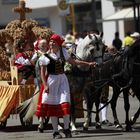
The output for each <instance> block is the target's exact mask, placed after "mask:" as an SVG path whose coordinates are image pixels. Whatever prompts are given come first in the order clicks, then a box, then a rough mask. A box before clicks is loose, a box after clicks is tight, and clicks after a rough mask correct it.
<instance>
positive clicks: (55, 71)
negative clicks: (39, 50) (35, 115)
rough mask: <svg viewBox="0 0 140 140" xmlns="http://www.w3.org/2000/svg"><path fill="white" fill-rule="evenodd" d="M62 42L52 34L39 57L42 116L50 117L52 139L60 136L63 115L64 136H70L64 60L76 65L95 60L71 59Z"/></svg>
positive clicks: (68, 91)
mask: <svg viewBox="0 0 140 140" xmlns="http://www.w3.org/2000/svg"><path fill="white" fill-rule="evenodd" d="M63 42H64V39H63V38H61V37H60V36H59V35H57V34H53V35H52V36H51V38H50V42H49V45H50V49H49V51H48V52H47V53H46V54H45V55H42V56H41V57H40V58H39V64H40V66H41V79H42V82H43V85H44V91H43V94H42V101H41V102H42V104H43V113H44V116H48V117H50V118H51V121H52V126H53V138H54V139H59V138H62V136H61V135H60V134H59V132H58V118H59V117H63V120H64V134H65V136H66V138H69V137H72V135H71V131H70V129H69V123H70V115H69V114H70V89H69V83H68V79H67V77H66V75H65V73H64V63H65V61H68V62H69V63H71V64H76V65H92V66H94V65H96V63H95V62H85V61H79V60H75V59H72V58H71V57H70V55H69V54H68V53H67V50H66V49H65V48H64V47H62V44H63ZM46 75H47V80H46Z"/></svg>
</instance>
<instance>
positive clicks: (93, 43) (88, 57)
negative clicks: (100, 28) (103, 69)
mask: <svg viewBox="0 0 140 140" xmlns="http://www.w3.org/2000/svg"><path fill="white" fill-rule="evenodd" d="M103 46H104V45H103V42H102V37H101V36H100V35H95V34H89V35H87V36H86V37H85V38H84V39H83V40H82V41H81V42H80V43H79V44H78V45H77V48H76V55H77V56H78V57H79V58H81V59H82V60H84V61H90V62H91V61H96V62H99V63H101V62H100V61H98V59H97V58H101V57H102V55H103V54H102V53H103ZM79 68H82V69H83V66H79ZM84 69H85V68H84ZM86 69H88V67H87V68H86Z"/></svg>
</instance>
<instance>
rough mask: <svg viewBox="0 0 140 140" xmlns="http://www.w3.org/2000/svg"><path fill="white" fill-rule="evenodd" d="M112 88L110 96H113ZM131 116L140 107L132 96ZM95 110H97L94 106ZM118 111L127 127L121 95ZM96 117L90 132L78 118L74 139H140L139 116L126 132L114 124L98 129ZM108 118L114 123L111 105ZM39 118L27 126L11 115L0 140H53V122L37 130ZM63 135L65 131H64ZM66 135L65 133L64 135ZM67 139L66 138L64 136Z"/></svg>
mask: <svg viewBox="0 0 140 140" xmlns="http://www.w3.org/2000/svg"><path fill="white" fill-rule="evenodd" d="M111 95H112V94H111V90H110V97H111ZM130 105H131V108H130V116H132V115H133V114H134V113H135V112H136V110H137V109H138V107H139V105H140V104H139V102H138V100H137V99H136V97H135V98H133V97H131V96H130ZM93 110H95V109H94V108H93ZM117 113H118V118H119V120H120V123H121V124H122V125H123V127H125V124H124V122H125V112H124V102H123V97H122V96H120V97H119V100H118V103H117ZM94 117H95V115H94V114H93V115H92V122H93V123H92V126H90V127H89V130H88V132H84V131H83V129H82V123H83V121H84V120H83V118H81V119H77V127H78V130H79V134H78V135H73V138H72V139H75V140H93V139H94V140H138V139H140V138H139V137H140V118H138V120H137V122H136V124H135V125H133V131H132V132H125V131H123V130H122V129H116V128H115V127H114V126H113V125H112V126H102V129H100V130H96V128H95V126H94V122H95V121H94ZM108 120H109V121H110V122H112V123H113V117H112V113H111V108H110V105H109V107H108ZM37 124H38V120H37V118H36V116H34V118H33V126H31V127H28V128H25V127H23V126H21V123H20V120H19V116H18V115H10V118H9V119H8V122H7V127H6V128H5V129H1V130H0V140H15V139H16V140H51V139H52V127H51V123H50V122H49V125H48V126H47V127H46V129H45V131H44V133H39V132H38V131H37ZM62 135H63V133H62ZM63 136H64V135H63ZM63 140H65V138H63Z"/></svg>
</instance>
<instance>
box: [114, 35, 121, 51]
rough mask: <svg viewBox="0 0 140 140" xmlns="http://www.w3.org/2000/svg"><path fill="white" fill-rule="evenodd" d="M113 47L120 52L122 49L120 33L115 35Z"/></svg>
mask: <svg viewBox="0 0 140 140" xmlns="http://www.w3.org/2000/svg"><path fill="white" fill-rule="evenodd" d="M112 45H113V46H114V47H115V48H116V50H118V51H119V50H120V49H121V47H122V40H121V39H120V38H119V32H116V33H115V38H114V39H113V41H112Z"/></svg>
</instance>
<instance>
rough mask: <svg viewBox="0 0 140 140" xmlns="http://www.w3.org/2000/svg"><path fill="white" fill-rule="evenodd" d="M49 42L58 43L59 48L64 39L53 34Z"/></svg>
mask: <svg viewBox="0 0 140 140" xmlns="http://www.w3.org/2000/svg"><path fill="white" fill-rule="evenodd" d="M50 40H54V41H56V42H57V43H58V45H59V47H61V46H62V43H63V42H64V39H63V38H62V37H61V36H60V35H58V34H53V35H52V36H51V38H50Z"/></svg>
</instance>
